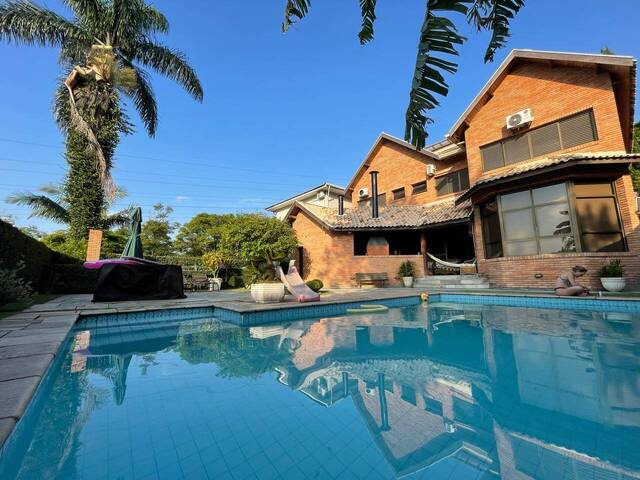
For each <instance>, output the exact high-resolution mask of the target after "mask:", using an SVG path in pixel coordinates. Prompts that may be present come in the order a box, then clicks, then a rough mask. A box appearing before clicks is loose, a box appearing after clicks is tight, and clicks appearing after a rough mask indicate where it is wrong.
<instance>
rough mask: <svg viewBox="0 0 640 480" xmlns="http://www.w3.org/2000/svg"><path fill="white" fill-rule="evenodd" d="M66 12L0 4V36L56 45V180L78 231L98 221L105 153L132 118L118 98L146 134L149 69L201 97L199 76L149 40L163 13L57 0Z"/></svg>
mask: <svg viewBox="0 0 640 480" xmlns="http://www.w3.org/2000/svg"><path fill="white" fill-rule="evenodd" d="M64 3H65V4H66V5H67V6H68V7H69V8H70V9H71V11H72V12H73V18H72V19H67V18H65V17H63V16H61V15H58V14H57V13H55V12H53V11H51V10H48V9H46V8H44V7H41V6H39V5H37V4H35V3H32V2H31V1H29V0H7V1H5V2H4V3H1V4H0V40H4V41H7V42H11V41H14V42H17V43H21V44H25V45H39V46H53V47H58V48H59V49H60V64H61V65H62V66H63V68H64V70H65V72H66V74H65V77H64V79H62V80H61V82H60V84H59V87H58V89H57V92H56V98H55V102H54V113H55V118H56V121H57V122H58V125H59V126H60V128H61V129H62V130H63V131H64V132H65V133H66V159H67V162H68V164H69V170H68V173H67V178H66V182H65V184H64V195H63V196H64V199H65V202H66V203H67V204H68V207H67V210H68V214H69V218H68V221H69V227H70V233H71V235H72V236H74V237H76V238H80V237H84V236H86V234H87V230H88V228H98V227H99V226H100V224H101V222H102V213H103V211H104V209H105V202H106V201H109V200H111V199H112V198H113V195H114V192H115V186H114V184H113V180H112V178H111V167H112V161H113V155H114V151H115V148H116V146H117V145H118V142H119V138H120V135H123V134H130V133H132V131H133V128H132V125H131V123H130V121H129V119H128V117H127V114H126V112H125V109H124V105H123V97H127V98H129V99H131V101H132V103H133V105H134V106H135V108H136V110H137V111H138V114H139V115H140V118H141V120H142V123H143V124H144V127H145V129H146V130H147V133H148V134H149V135H150V136H154V134H155V132H156V128H157V124H158V114H157V104H156V99H155V95H154V93H153V89H152V87H151V83H150V81H149V74H148V72H147V71H146V70H145V69H144V67H148V68H150V69H151V70H153V71H155V72H157V73H160V74H162V75H165V76H167V77H169V78H171V79H173V80H175V81H176V82H177V83H178V84H179V85H180V86H181V87H183V88H184V89H185V90H186V91H187V92H188V93H189V94H190V95H191V96H192V97H193V98H195V99H196V100H198V101H202V98H203V92H202V87H201V85H200V81H199V80H198V77H197V75H196V73H195V71H194V70H193V68H192V67H191V66H190V65H189V63H188V62H187V60H186V57H185V55H184V54H183V53H181V52H179V51H176V50H172V49H170V48H169V47H166V46H165V45H163V44H161V43H159V42H158V41H156V39H155V35H156V34H164V33H167V32H168V30H169V22H168V21H167V19H166V17H165V16H164V15H163V14H162V13H160V12H159V11H158V10H157V9H156V8H155V7H153V6H151V5H147V4H146V3H145V2H144V0H64Z"/></svg>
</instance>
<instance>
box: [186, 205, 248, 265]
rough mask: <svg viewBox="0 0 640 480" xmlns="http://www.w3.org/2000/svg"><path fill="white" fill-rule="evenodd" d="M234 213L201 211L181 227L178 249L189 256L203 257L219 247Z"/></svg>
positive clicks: (233, 217) (233, 218)
mask: <svg viewBox="0 0 640 480" xmlns="http://www.w3.org/2000/svg"><path fill="white" fill-rule="evenodd" d="M235 218H236V216H235V215H233V214H224V215H217V214H214V213H199V214H197V215H196V216H195V217H193V218H192V219H191V220H189V221H188V222H187V223H185V224H184V225H182V226H181V227H180V230H178V234H177V235H176V241H175V247H176V250H177V251H178V252H179V253H181V254H183V255H188V256H194V257H201V256H202V255H204V254H205V253H207V252H211V251H214V250H217V249H218V246H219V244H220V237H221V236H222V230H223V228H224V227H225V226H226V225H227V224H229V223H232V222H233V221H234V220H235Z"/></svg>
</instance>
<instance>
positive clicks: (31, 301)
mask: <svg viewBox="0 0 640 480" xmlns="http://www.w3.org/2000/svg"><path fill="white" fill-rule="evenodd" d="M56 297H59V295H40V294H38V295H34V296H33V297H30V298H27V299H26V300H21V301H19V302H13V303H7V304H6V305H2V306H0V319H2V318H5V317H8V316H9V315H12V314H14V313H17V312H20V311H22V310H24V309H25V308H29V307H30V306H32V305H38V304H39V303H45V302H48V301H49V300H53V299H54V298H56Z"/></svg>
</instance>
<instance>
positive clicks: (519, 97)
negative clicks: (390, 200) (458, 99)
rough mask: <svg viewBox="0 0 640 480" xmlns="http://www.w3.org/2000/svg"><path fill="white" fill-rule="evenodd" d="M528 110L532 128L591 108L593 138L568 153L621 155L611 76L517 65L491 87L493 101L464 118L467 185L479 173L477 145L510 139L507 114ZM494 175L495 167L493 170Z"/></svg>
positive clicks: (479, 159)
mask: <svg viewBox="0 0 640 480" xmlns="http://www.w3.org/2000/svg"><path fill="white" fill-rule="evenodd" d="M525 108H531V109H532V110H533V116H534V121H533V122H532V124H531V127H532V128H533V127H537V126H540V125H543V124H545V123H548V122H551V121H555V120H558V119H560V118H563V117H566V116H568V115H571V114H572V113H577V112H580V111H583V110H586V109H588V108H593V112H594V116H595V121H596V127H597V131H598V140H597V141H595V142H590V143H587V144H584V145H580V146H578V147H575V148H573V149H570V150H567V151H589V152H596V151H624V150H625V146H624V139H623V136H622V128H621V126H620V120H619V117H618V110H617V106H616V102H615V97H614V92H613V87H612V84H611V78H610V76H609V74H608V73H603V72H598V71H597V70H596V69H595V68H594V69H590V68H572V67H551V66H549V65H543V64H539V63H526V64H522V65H519V66H517V67H515V68H514V69H513V71H512V72H511V73H510V74H509V75H507V76H506V77H505V79H504V80H503V81H502V83H501V84H500V85H499V86H498V87H497V88H496V90H495V91H494V93H493V96H492V98H491V99H490V100H489V101H488V102H487V103H486V104H485V105H484V106H482V107H479V108H478V109H477V111H476V112H473V113H472V115H471V116H470V118H469V120H468V121H469V128H468V129H467V130H466V132H465V145H466V149H467V158H468V161H469V178H470V180H471V183H472V184H473V182H474V181H475V180H476V179H477V178H478V177H479V176H480V175H481V174H482V157H481V154H480V147H481V146H483V145H486V144H488V143H491V142H494V141H496V140H500V139H501V138H506V137H509V136H510V135H511V134H510V133H509V131H508V130H507V129H506V127H505V118H506V116H507V115H510V114H512V113H515V112H517V111H519V110H522V109H525ZM491 172H492V173H493V172H495V173H499V172H500V169H496V170H492V171H491Z"/></svg>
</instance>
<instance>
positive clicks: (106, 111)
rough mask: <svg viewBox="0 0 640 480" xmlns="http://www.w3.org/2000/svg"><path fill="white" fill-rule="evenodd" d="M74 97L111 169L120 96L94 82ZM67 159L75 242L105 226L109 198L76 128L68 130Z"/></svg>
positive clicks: (68, 197)
mask: <svg viewBox="0 0 640 480" xmlns="http://www.w3.org/2000/svg"><path fill="white" fill-rule="evenodd" d="M74 95H75V98H76V100H75V101H76V106H77V109H78V112H79V113H80V115H81V116H82V118H84V120H85V121H86V122H87V123H88V124H89V126H90V127H91V129H92V130H93V131H94V132H95V135H96V137H97V139H98V142H99V143H100V146H101V147H102V152H103V154H104V157H105V158H106V161H107V164H108V165H109V166H110V165H111V162H112V159H113V154H114V151H115V148H116V145H117V144H118V140H119V135H118V120H119V117H120V111H119V108H118V98H117V94H116V93H115V91H114V90H113V88H112V87H111V85H109V84H107V83H105V82H95V81H91V82H87V83H85V84H84V85H81V86H79V87H78V88H76V89H75V90H74ZM66 159H67V163H68V164H69V168H68V171H67V176H66V180H65V184H64V197H65V200H66V202H67V203H68V205H69V209H68V210H69V234H70V236H71V237H72V238H75V239H81V238H86V237H87V236H88V233H89V229H92V228H103V227H104V221H103V213H104V210H105V208H106V199H105V194H104V190H103V188H102V185H101V181H100V174H99V169H98V159H97V156H96V152H95V149H92V148H91V145H90V143H89V140H88V139H87V137H86V135H84V134H83V133H80V132H78V130H77V129H75V128H74V127H70V128H69V129H68V131H67V139H66Z"/></svg>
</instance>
